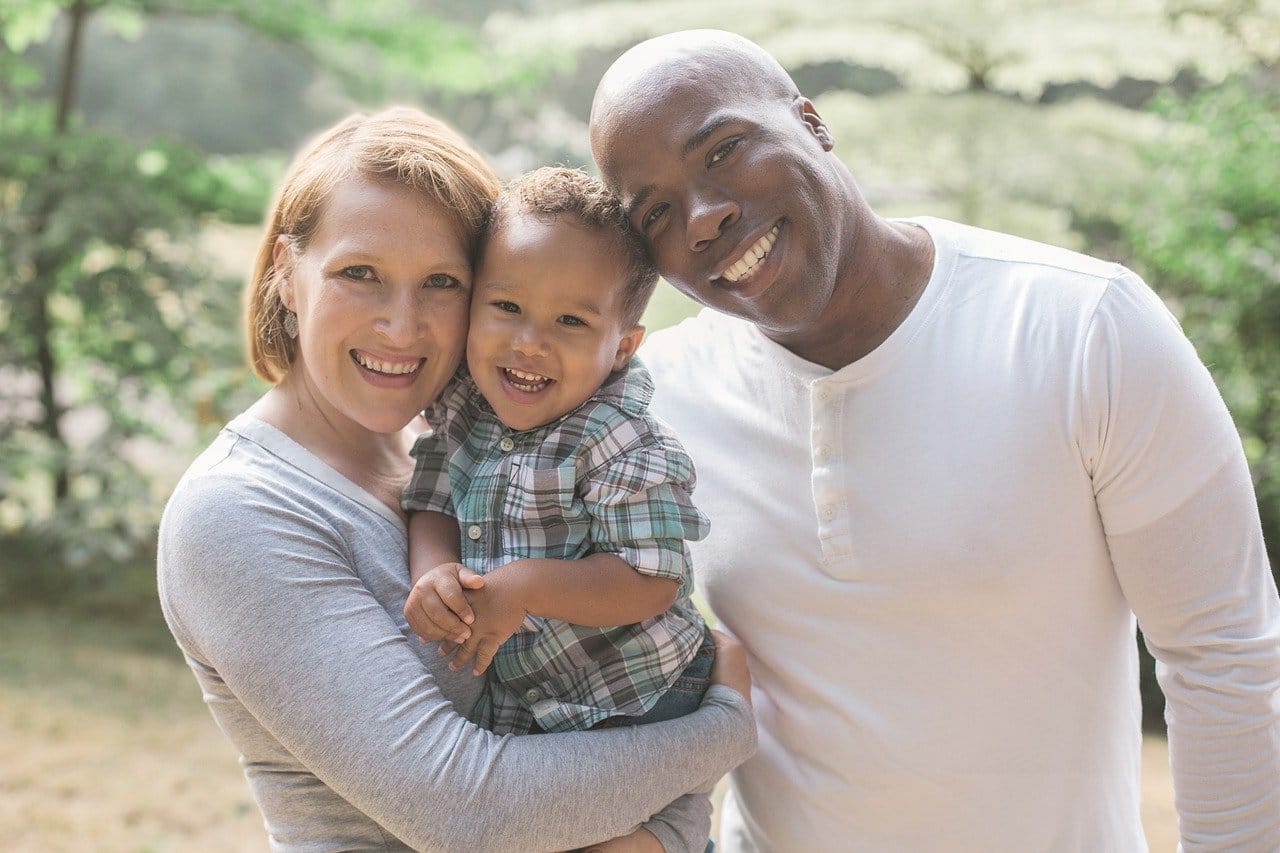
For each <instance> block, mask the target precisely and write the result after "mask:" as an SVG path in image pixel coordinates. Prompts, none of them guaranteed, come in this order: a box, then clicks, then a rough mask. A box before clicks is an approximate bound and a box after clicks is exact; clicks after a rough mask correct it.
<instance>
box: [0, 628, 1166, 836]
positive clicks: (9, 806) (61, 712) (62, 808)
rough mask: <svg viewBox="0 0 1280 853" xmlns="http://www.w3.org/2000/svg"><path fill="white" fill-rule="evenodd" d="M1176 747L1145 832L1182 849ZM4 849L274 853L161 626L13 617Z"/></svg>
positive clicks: (1155, 754) (0, 822)
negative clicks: (1173, 766) (1172, 773)
mask: <svg viewBox="0 0 1280 853" xmlns="http://www.w3.org/2000/svg"><path fill="white" fill-rule="evenodd" d="M1166 755H1167V753H1166V748H1165V744H1164V741H1163V739H1161V738H1159V737H1154V736H1149V737H1148V738H1147V740H1146V742H1145V745H1144V751H1143V764H1144V784H1143V787H1144V791H1143V794H1144V808H1143V822H1144V825H1145V827H1146V830H1147V837H1148V841H1149V842H1150V844H1151V849H1152V850H1153V851H1171V850H1173V849H1174V848H1175V845H1176V830H1175V828H1174V827H1175V822H1174V816H1173V806H1172V793H1171V785H1170V780H1169V770H1168V760H1167V757H1166ZM0 756H4V758H3V760H0V849H2V850H5V851H11V853H17V852H18V851H33V852H34V851H63V850H66V851H70V850H95V851H103V853H113V851H121V853H124V851H205V850H244V851H262V850H266V847H267V845H266V838H265V834H264V832H263V829H262V821H261V818H260V817H259V815H258V812H257V809H256V808H255V807H254V805H253V803H252V801H251V800H250V798H249V793H248V789H247V788H246V786H245V783H244V780H243V777H242V776H241V774H240V768H239V766H238V764H237V762H236V754H235V751H234V750H233V749H232V747H231V746H230V744H229V743H228V742H227V741H226V740H225V739H224V738H223V737H222V735H221V733H220V732H219V731H218V729H217V727H216V726H215V725H214V723H213V720H212V718H211V717H210V716H209V714H208V712H207V711H206V710H205V708H204V705H203V704H202V703H201V701H200V695H199V691H198V689H197V687H196V684H195V680H194V679H193V678H192V676H191V673H190V672H189V671H188V670H187V667H186V665H185V664H184V663H183V661H182V658H181V656H180V655H179V654H178V652H177V651H176V649H175V648H174V646H173V641H172V640H171V639H170V637H169V635H168V633H167V632H166V631H165V628H164V626H163V624H162V623H161V622H160V620H159V616H158V615H157V614H155V613H154V612H152V613H149V614H148V615H146V616H143V617H140V618H138V619H134V620H133V621H131V622H128V623H121V622H115V621H103V620H97V621H95V620H93V619H88V618H85V617H82V616H76V615H74V614H69V613H66V612H62V611H53V610H43V609H35V610H31V609H28V610H4V611H0Z"/></svg>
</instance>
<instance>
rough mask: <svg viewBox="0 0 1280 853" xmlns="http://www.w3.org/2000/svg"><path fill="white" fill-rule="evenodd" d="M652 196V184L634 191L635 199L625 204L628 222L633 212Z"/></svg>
mask: <svg viewBox="0 0 1280 853" xmlns="http://www.w3.org/2000/svg"><path fill="white" fill-rule="evenodd" d="M651 195H653V184H645V185H644V186H643V187H641V188H640V189H639V190H637V191H636V194H635V197H633V198H632V199H631V201H630V202H629V203H628V204H627V219H628V220H630V219H631V217H632V216H633V215H635V212H636V211H637V210H639V209H640V207H641V205H643V204H644V203H645V202H646V201H647V200H648V199H649V196H651Z"/></svg>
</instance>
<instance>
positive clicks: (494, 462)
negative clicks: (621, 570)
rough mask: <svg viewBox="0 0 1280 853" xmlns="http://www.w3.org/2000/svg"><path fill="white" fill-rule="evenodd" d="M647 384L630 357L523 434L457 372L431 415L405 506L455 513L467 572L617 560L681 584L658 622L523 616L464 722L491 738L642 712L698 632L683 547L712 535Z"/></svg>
mask: <svg viewBox="0 0 1280 853" xmlns="http://www.w3.org/2000/svg"><path fill="white" fill-rule="evenodd" d="M652 397H653V380H652V379H651V378H650V377H649V373H648V371H647V370H645V368H644V367H643V366H642V365H641V364H640V362H639V361H638V360H632V362H631V364H630V365H629V366H628V367H626V368H624V369H623V370H620V371H618V372H616V373H614V374H612V375H611V376H610V377H609V378H608V379H607V380H606V381H605V384H604V385H603V386H602V387H601V388H600V389H599V390H598V391H597V392H596V393H595V394H594V395H593V396H591V397H590V398H588V399H587V401H586V402H584V403H583V404H582V405H581V406H579V407H578V408H577V409H574V410H573V411H572V412H570V413H568V414H567V415H564V416H563V417H561V418H560V419H559V420H556V421H553V422H552V423H550V424H546V425H545V426H541V427H537V428H535V429H531V430H526V431H523V432H515V431H512V430H510V429H508V428H507V427H505V426H503V424H502V422H501V421H499V420H498V419H497V417H496V416H495V415H494V413H493V409H492V408H490V407H489V404H488V403H487V402H485V400H484V398H483V397H482V396H481V395H480V393H479V392H478V391H477V390H476V387H475V383H474V382H473V381H472V380H471V378H470V376H469V375H467V374H466V372H465V369H464V370H461V371H459V375H458V377H457V378H456V379H455V381H454V382H453V383H452V384H451V385H450V386H449V387H448V388H446V389H445V392H444V394H442V395H441V398H440V400H439V402H437V403H436V404H435V405H433V406H431V407H430V408H429V409H428V410H427V412H426V416H427V420H428V421H429V422H430V423H431V425H432V432H429V433H426V434H424V435H423V436H421V437H420V438H419V439H418V440H417V441H416V442H415V443H414V447H413V455H414V457H415V459H416V460H417V463H416V466H415V469H414V474H413V479H412V480H411V481H410V483H409V486H408V488H406V489H405V492H404V496H403V499H402V504H403V506H404V508H405V509H408V510H434V511H436V512H443V513H446V514H448V515H452V516H454V517H455V518H457V520H458V526H459V529H460V530H461V533H462V537H461V540H462V562H463V563H465V564H466V565H467V566H468V567H470V568H471V569H472V570H474V571H476V572H478V573H480V574H484V573H486V572H489V571H492V570H493V569H496V568H497V567H499V566H501V565H503V564H505V563H508V562H511V561H512V560H516V559H521V558H525V557H546V558H553V559H562V560H574V559H579V558H581V557H585V556H587V555H588V554H592V553H595V552H599V551H607V552H609V553H613V554H617V555H618V556H619V557H620V558H622V559H623V560H625V561H626V562H627V563H629V564H630V565H631V566H632V567H634V568H635V570H636V571H638V572H640V573H642V574H646V575H653V576H655V577H664V578H671V579H673V580H677V581H679V582H680V592H679V597H678V599H677V601H676V603H675V604H674V605H672V607H671V608H670V609H668V610H667V611H666V612H665V613H662V614H660V615H658V616H656V617H654V618H652V619H648V620H646V621H644V622H640V623H637V624H634V625H622V626H619V627H615V628H587V627H583V626H580V625H571V624H569V623H567V622H561V621H558V620H554V619H543V618H540V617H534V616H530V617H527V618H526V620H525V624H524V625H523V626H522V627H521V629H520V630H519V631H517V632H516V633H515V634H514V635H513V636H512V637H511V638H510V639H509V640H507V642H506V643H504V644H503V645H502V647H501V648H500V649H499V650H498V653H497V655H496V656H495V657H494V660H493V664H492V665H491V667H490V669H489V677H488V679H487V682H486V686H485V690H484V693H483V694H482V696H481V698H480V701H479V702H478V703H477V705H476V709H475V711H474V712H473V714H472V716H473V718H475V720H476V722H478V723H480V724H481V725H485V726H488V727H489V728H491V729H493V730H494V731H498V732H514V733H517V734H523V733H526V732H529V731H531V730H532V729H533V725H534V723H535V722H536V723H537V725H538V726H539V727H540V728H541V729H542V730H544V731H549V732H552V731H571V730H575V729H587V728H590V727H591V726H592V725H594V724H596V723H598V722H600V721H601V720H604V719H607V718H609V717H613V716H617V715H627V716H631V715H639V714H643V713H644V712H646V711H648V710H649V709H650V708H651V707H653V704H654V703H655V702H656V701H657V700H658V697H659V696H661V695H662V693H663V691H664V690H666V689H667V687H669V686H670V685H671V683H672V682H674V681H675V679H676V677H677V676H679V675H680V673H681V672H682V671H683V670H684V668H685V667H686V666H688V664H689V662H690V661H691V660H692V659H693V656H694V654H695V653H696V652H697V650H698V645H699V643H700V642H701V640H702V636H703V630H704V628H703V622H702V617H701V615H700V614H699V613H698V611H697V608H695V607H694V606H693V604H692V603H691V602H690V601H689V593H690V592H691V590H692V582H693V578H692V574H691V571H690V565H691V564H690V560H689V553H688V548H687V545H686V544H685V540H697V539H701V538H703V537H704V536H706V535H707V531H708V522H707V519H706V517H705V516H704V515H703V514H702V513H700V512H699V511H698V510H697V508H695V507H694V506H693V503H692V502H691V500H690V497H689V495H690V492H692V491H693V486H694V471H693V461H692V460H691V459H690V458H689V455H688V454H687V453H685V451H684V448H683V447H681V446H680V443H679V442H678V441H676V439H675V437H674V436H672V435H671V433H670V432H668V431H667V429H666V428H665V427H664V426H662V425H661V424H660V423H659V422H658V421H657V420H656V419H655V418H653V417H652V416H651V415H649V414H648V406H649V401H650V399H651V398H652Z"/></svg>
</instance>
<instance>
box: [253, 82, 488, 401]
mask: <svg viewBox="0 0 1280 853" xmlns="http://www.w3.org/2000/svg"><path fill="white" fill-rule="evenodd" d="M353 175H357V176H363V177H366V178H371V179H375V180H379V181H386V182H388V183H391V184H398V185H400V186H403V187H407V188H409V189H411V190H414V191H415V192H419V193H422V194H423V195H425V196H426V197H427V198H429V199H431V200H432V201H434V202H435V203H437V204H439V205H440V206H441V207H442V208H443V209H444V211H445V213H446V214H447V215H449V216H450V217H451V218H452V219H453V220H454V222H455V224H456V225H457V227H458V234H459V235H460V236H461V237H462V239H463V240H464V241H465V243H466V249H467V253H468V256H471V255H473V254H474V252H475V249H476V243H477V241H478V239H479V236H480V232H481V229H482V227H483V226H484V221H485V218H486V217H487V216H488V214H489V209H490V208H491V207H492V205H493V200H494V199H495V198H496V197H497V195H498V190H499V189H500V188H501V183H500V182H499V180H498V176H497V175H496V174H494V172H493V170H492V169H490V168H489V166H488V164H487V163H485V161H484V158H482V157H481V156H480V154H479V153H478V152H476V150H475V149H474V148H472V147H471V146H470V145H469V144H468V143H467V142H466V140H464V139H463V138H462V137H461V136H460V135H459V134H458V133H457V132H455V131H454V130H453V129H451V128H450V127H448V126H447V125H445V124H444V123H443V122H441V121H439V120H437V119H434V118H432V117H431V116H429V115H427V114H425V113H423V112H421V111H419V110H415V109H410V108H408V107H396V108H393V109H389V110H386V111H384V112H380V113H378V114H376V115H371V116H370V115H364V114H356V115H352V116H348V117H347V118H345V119H343V120H342V121H341V122H339V123H338V124H337V125H335V126H334V127H332V128H330V129H329V130H327V131H325V132H324V133H322V134H320V136H318V137H317V138H316V139H315V140H313V141H312V142H311V143H310V144H309V145H308V146H307V147H306V148H305V149H303V150H302V152H301V153H299V154H298V156H297V157H296V158H295V159H294V161H293V164H292V165H291V166H290V167H289V171H288V172H287V173H286V175H285V177H284V180H283V182H282V183H281V185H280V189H279V190H278V191H277V193H276V197H275V200H274V201H273V202H272V204H271V209H270V213H269V215H268V218H267V221H266V228H265V233H264V234H263V235H262V243H261V245H260V246H259V248H258V257H257V260H256V261H255V262H254V265H253V272H252V273H251V274H250V276H249V280H248V282H247V284H246V286H245V307H246V311H245V313H246V322H245V331H246V333H247V335H248V338H249V364H250V366H252V367H253V372H254V373H256V374H258V376H260V377H261V378H263V379H265V380H266V381H268V382H271V383H275V382H279V381H280V380H281V379H282V378H284V376H285V374H286V373H288V371H289V364H290V363H291V362H292V361H293V357H294V355H295V354H296V351H297V342H296V341H295V340H293V339H292V338H290V337H289V336H288V335H287V334H286V333H285V326H284V320H285V316H286V314H287V313H288V312H287V311H286V309H285V307H284V305H283V304H282V303H281V301H280V290H279V286H278V285H279V282H278V281H277V280H276V270H275V262H274V260H273V256H274V253H275V244H276V238H277V237H279V236H280V235H281V234H288V235H290V236H291V237H292V239H293V245H294V246H295V247H296V248H297V249H298V250H299V251H302V250H305V249H306V245H307V242H308V241H309V240H310V239H311V237H312V235H313V234H314V233H315V230H316V227H317V225H318V224H319V222H320V218H321V214H322V213H323V211H324V205H325V202H326V201H327V200H328V198H329V196H330V194H331V193H332V192H333V190H334V188H336V187H337V186H338V185H339V184H340V183H342V181H344V180H346V179H347V178H349V177H351V176H353Z"/></svg>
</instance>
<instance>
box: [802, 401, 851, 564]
mask: <svg viewBox="0 0 1280 853" xmlns="http://www.w3.org/2000/svg"><path fill="white" fill-rule="evenodd" d="M840 393H841V391H840V389H839V388H836V387H832V386H831V384H830V381H829V380H826V379H817V380H814V381H813V382H812V383H811V385H810V433H809V447H810V464H811V466H812V467H811V469H810V489H811V495H812V498H813V506H814V513H815V516H816V521H817V527H818V531H817V532H818V539H819V542H820V544H821V548H822V553H823V556H824V558H825V560H827V561H831V560H835V559H843V558H847V557H848V556H849V555H850V552H851V543H850V541H849V535H850V531H849V525H848V519H847V518H844V517H843V516H842V512H843V509H844V504H845V496H844V494H843V490H842V488H841V482H840V476H839V471H838V469H839V468H840V458H841V456H840V447H841V443H840V442H841V434H840V419H841V407H840Z"/></svg>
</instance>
